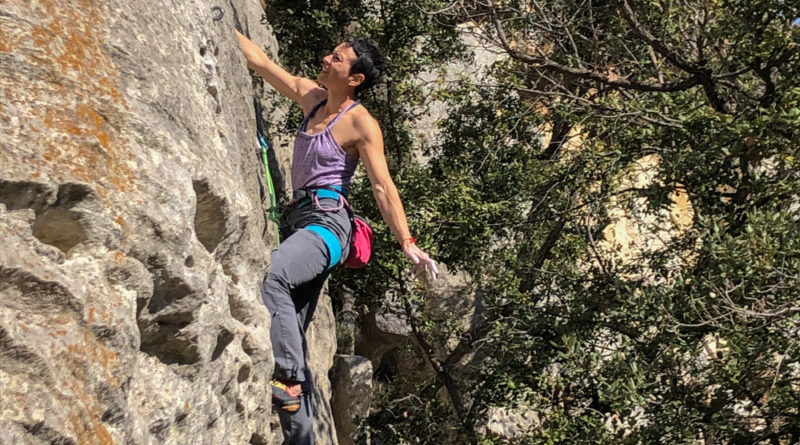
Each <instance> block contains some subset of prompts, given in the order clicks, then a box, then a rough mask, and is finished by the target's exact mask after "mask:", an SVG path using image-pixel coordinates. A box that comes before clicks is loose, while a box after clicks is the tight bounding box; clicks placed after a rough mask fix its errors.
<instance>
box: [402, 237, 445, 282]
mask: <svg viewBox="0 0 800 445" xmlns="http://www.w3.org/2000/svg"><path fill="white" fill-rule="evenodd" d="M403 253H404V254H405V255H406V256H407V257H408V259H410V260H411V262H412V263H414V269H413V270H412V275H413V276H414V278H417V277H419V276H420V275H421V274H423V273H425V272H426V271H427V272H429V273H430V274H431V278H433V279H434V280H436V277H437V276H439V269H437V268H436V261H433V260H432V259H431V257H429V256H428V254H427V253H425V252H424V251H423V250H422V249H420V248H419V247H417V245H416V244H415V243H409V244H407V245H406V246H405V247H404V248H403Z"/></svg>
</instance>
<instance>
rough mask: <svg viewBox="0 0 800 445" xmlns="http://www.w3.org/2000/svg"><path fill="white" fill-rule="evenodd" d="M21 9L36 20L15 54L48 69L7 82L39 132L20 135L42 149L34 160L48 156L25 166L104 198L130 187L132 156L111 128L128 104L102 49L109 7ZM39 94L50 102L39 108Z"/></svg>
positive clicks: (49, 4)
mask: <svg viewBox="0 0 800 445" xmlns="http://www.w3.org/2000/svg"><path fill="white" fill-rule="evenodd" d="M11 1H12V3H14V2H19V1H21V0H11ZM19 7H20V8H22V9H29V10H30V12H31V13H32V14H34V15H38V17H34V18H32V19H31V20H30V21H29V22H28V23H30V24H31V26H30V29H29V30H28V31H27V32H28V39H27V42H25V43H26V45H27V46H28V47H27V48H15V49H17V50H18V57H19V58H23V59H27V60H28V61H29V63H30V64H32V65H36V66H39V67H42V68H44V69H45V70H47V72H48V74H47V76H45V77H39V78H34V79H29V82H27V83H21V82H18V83H17V84H12V85H11V90H12V91H11V92H16V93H18V94H16V95H14V96H15V97H16V99H12V102H13V103H14V104H15V105H17V107H18V108H19V109H20V110H21V111H22V112H23V113H24V115H25V117H26V120H27V121H29V122H32V123H33V125H31V126H32V127H37V128H39V129H40V130H42V131H41V132H40V133H38V134H36V133H34V132H28V134H27V135H26V136H25V138H27V139H29V144H30V147H32V148H33V149H35V150H37V151H39V156H38V157H39V159H43V160H44V161H46V162H45V163H44V165H42V166H41V168H39V167H36V166H34V165H31V166H30V169H31V170H32V171H36V172H39V173H40V174H44V175H45V176H46V177H50V178H52V179H54V180H57V181H68V180H79V181H84V182H87V183H90V184H94V185H95V188H96V190H97V192H98V195H99V196H100V197H101V198H102V199H105V198H107V197H108V196H109V192H114V191H117V192H122V193H126V192H128V191H130V188H131V185H132V184H133V183H134V182H135V179H136V174H135V171H133V170H132V169H131V168H130V167H129V162H128V161H130V160H132V159H133V155H132V154H131V153H130V152H129V151H127V150H126V148H127V144H126V141H124V140H122V139H121V135H120V134H119V132H118V131H117V130H116V128H119V127H120V125H119V123H118V122H119V121H120V120H122V118H123V113H124V111H125V109H126V107H127V105H126V104H125V103H124V100H123V99H122V94H121V93H120V92H119V91H118V90H117V88H116V84H117V79H118V74H117V72H116V69H115V67H114V64H113V62H112V60H111V58H110V57H109V56H108V54H107V53H106V52H105V49H104V38H105V36H106V35H107V33H108V25H107V23H106V22H105V20H104V17H105V16H106V15H107V12H106V11H105V10H104V8H106V6H105V5H104V4H103V3H98V2H89V1H75V2H67V3H60V2H54V1H52V0H42V1H41V2H40V4H39V7H37V8H29V7H28V6H26V5H19ZM23 26H24V25H23ZM4 35H5V34H4ZM0 40H3V41H5V39H0ZM6 46H8V45H6ZM15 90H16V91H15ZM43 98H47V103H48V106H47V107H43V106H36V103H37V102H38V101H39V100H42V99H43ZM113 122H117V124H116V125H115V124H112V123H113ZM26 145H27V144H26Z"/></svg>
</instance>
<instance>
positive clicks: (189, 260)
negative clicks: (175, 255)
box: [183, 255, 194, 267]
mask: <svg viewBox="0 0 800 445" xmlns="http://www.w3.org/2000/svg"><path fill="white" fill-rule="evenodd" d="M183 265H184V266H186V267H194V257H193V256H191V255H189V256H187V257H186V261H184V262H183Z"/></svg>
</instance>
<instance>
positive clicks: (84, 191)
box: [17, 184, 94, 253]
mask: <svg viewBox="0 0 800 445" xmlns="http://www.w3.org/2000/svg"><path fill="white" fill-rule="evenodd" d="M91 199H94V191H93V190H92V189H91V188H90V187H89V186H87V185H85V184H62V185H61V186H60V187H59V189H58V195H57V198H56V202H55V203H54V204H52V205H50V206H49V207H46V208H44V209H38V210H37V208H36V207H33V208H34V211H36V221H35V222H34V223H33V236H35V237H36V238H38V239H39V241H41V242H43V243H45V244H50V245H52V246H55V247H57V248H59V249H60V250H61V251H62V252H64V253H67V252H68V251H69V250H70V249H72V248H73V247H75V246H76V245H78V244H80V243H82V242H83V241H86V240H87V239H88V238H89V236H88V230H87V225H88V221H87V218H86V213H85V212H84V211H81V210H76V209H75V207H76V206H77V205H78V204H81V203H83V202H84V201H87V200H91ZM39 203H40V202H39ZM39 203H37V200H36V199H34V200H33V201H30V203H29V204H30V205H32V206H37V205H39ZM17 204H19V202H18V203H17Z"/></svg>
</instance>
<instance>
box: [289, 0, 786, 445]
mask: <svg viewBox="0 0 800 445" xmlns="http://www.w3.org/2000/svg"><path fill="white" fill-rule="evenodd" d="M275 5H277V3H276V4H275ZM316 6H317V7H316V9H314V10H313V11H307V12H297V13H296V14H300V15H301V17H300V18H299V19H298V20H295V21H292V20H287V21H284V22H283V23H284V24H285V25H284V26H285V28H284V29H290V32H288V34H286V32H287V31H284V34H283V35H282V37H281V34H280V32H279V37H281V38H284V39H285V38H287V36H289V38H290V40H291V42H290V44H289V45H286V43H284V44H283V45H282V46H283V47H284V48H286V54H293V51H294V50H295V49H294V48H296V47H298V48H299V47H303V48H310V47H311V46H312V45H309V44H308V42H306V41H305V40H304V41H300V40H299V38H298V37H297V36H300V35H314V36H318V35H323V34H324V33H317V32H315V31H316V30H319V29H323V30H337V31H336V32H341V30H343V29H345V27H346V26H347V25H348V24H349V23H350V21H351V20H352V19H353V18H355V17H360V18H362V20H360V22H359V26H361V27H362V28H361V29H362V30H365V31H367V33H368V34H373V35H374V36H377V38H378V40H379V43H380V44H381V46H383V48H384V49H385V50H386V52H387V54H388V55H389V56H390V58H391V60H392V62H393V64H392V66H393V71H391V72H390V80H389V82H388V83H387V90H386V91H385V92H384V93H382V94H377V95H376V96H375V97H373V98H372V99H371V100H372V101H373V102H371V103H370V109H371V110H373V112H374V113H376V114H377V115H378V116H379V120H380V121H382V122H383V123H384V127H385V128H384V130H385V133H386V139H387V141H388V143H387V147H388V150H389V152H390V153H392V154H393V156H391V157H390V161H391V163H392V166H391V167H392V169H393V171H394V174H395V178H396V179H397V181H398V185H399V186H400V188H401V192H402V195H403V197H404V201H405V202H406V203H407V206H408V208H410V209H415V211H417V212H420V216H422V215H424V218H412V221H413V222H414V223H415V224H416V226H415V227H414V232H415V233H420V234H423V237H422V240H421V241H422V242H423V243H429V244H430V245H431V246H435V248H436V252H435V253H436V254H437V257H438V258H439V259H440V260H442V261H443V262H445V263H447V264H448V265H449V266H450V267H451V268H454V269H459V270H464V271H467V272H468V273H469V274H470V276H471V277H472V282H473V284H474V286H475V287H476V288H477V289H479V290H480V292H481V293H482V294H483V295H484V296H485V297H484V304H485V305H486V307H487V311H486V314H485V316H484V317H483V318H482V321H480V322H479V323H477V324H475V325H474V326H473V327H472V329H471V330H469V331H460V330H458V329H441V328H440V327H441V326H443V325H448V323H449V322H450V321H451V320H445V319H431V316H430V313H429V312H426V311H424V310H422V309H420V308H423V307H424V304H425V302H424V301H422V300H421V299H419V295H420V292H421V289H419V288H417V287H415V286H413V285H411V284H410V283H409V282H407V281H406V280H405V277H404V276H403V274H402V273H401V270H402V268H403V266H402V259H401V258H400V255H399V252H396V251H391V250H388V249H380V250H379V251H378V258H377V260H378V261H377V263H378V264H380V265H381V267H372V268H371V269H370V272H369V275H368V276H366V277H364V276H363V275H361V276H358V275H350V274H347V273H345V274H341V275H339V276H338V278H337V279H335V280H334V284H333V286H341V285H347V286H348V287H349V288H351V289H352V290H353V291H354V293H355V294H356V295H359V296H369V295H371V296H379V297H380V296H383V295H385V294H386V292H387V291H392V292H394V293H396V294H398V295H400V296H402V297H404V298H405V300H406V301H407V302H408V304H407V305H406V308H407V309H408V315H409V319H410V320H411V322H412V323H413V324H414V326H415V335H416V337H417V339H418V341H417V344H418V347H419V348H420V351H421V352H422V353H423V354H424V355H425V356H427V357H428V359H429V361H430V363H431V366H432V367H433V368H434V370H435V372H434V373H433V374H432V375H433V377H431V378H429V379H427V380H425V381H418V382H404V381H403V380H404V379H403V378H402V376H394V378H393V379H391V380H389V381H387V382H386V384H385V385H383V387H384V388H385V393H384V395H385V397H386V404H385V405H383V406H379V407H378V409H377V410H376V412H377V414H376V415H375V417H374V418H373V419H372V422H371V425H372V426H373V429H374V431H373V436H376V435H377V436H380V437H381V438H383V439H384V440H385V441H387V442H388V443H434V442H437V441H439V442H442V441H446V440H451V441H452V440H453V438H454V437H455V438H456V440H458V441H463V442H469V443H477V442H481V443H491V442H502V441H503V440H505V439H502V438H499V437H493V436H492V435H491V434H488V433H487V432H486V431H485V430H483V429H481V428H479V426H480V424H481V422H482V419H484V418H485V417H486V416H487V414H488V412H489V410H490V409H491V408H492V407H495V406H501V405H506V406H511V407H516V408H518V409H530V410H533V411H535V412H536V413H537V415H538V417H539V419H540V425H539V426H538V428H536V429H535V430H534V431H531V432H530V433H529V434H527V435H523V436H520V437H518V438H516V439H514V441H515V443H517V442H518V443H528V442H530V443H551V442H552V443H555V442H559V443H564V442H567V443H598V442H601V443H602V442H604V443H619V442H624V443H652V442H665V443H681V442H694V441H699V440H704V441H705V442H706V443H727V442H734V443H794V442H797V441H798V440H800V422H799V421H798V419H799V418H800V415H798V414H799V413H798V412H797V406H798V398H800V386H798V385H800V381H798V379H799V378H800V363H799V362H798V354H800V352H798V348H800V344H798V331H800V329H799V326H798V324H799V323H800V314H798V312H800V304H798V290H797V289H798V287H799V286H798V284H800V283H798V279H799V278H800V243H799V242H798V237H797V236H796V235H795V233H796V230H797V228H798V220H800V215H798V208H800V204H798V200H797V196H798V191H800V190H798V189H800V180H798V173H797V171H798V168H797V167H798V165H797V164H798V159H797V155H796V149H795V148H794V147H795V145H794V144H793V135H794V134H796V133H798V130H800V128H798V127H800V81H798V80H797V79H798V74H800V73H798V70H800V63H798V58H799V57H800V56H799V55H798V54H800V52H798V51H797V45H798V43H800V42H798V41H799V40H800V29H798V27H797V26H796V21H797V18H798V16H800V5H798V4H797V3H796V2H783V1H777V0H776V1H760V2H737V1H699V0H672V1H668V0H664V1H649V2H643V1H642V2H638V1H637V2H633V1H629V0H606V1H579V0H547V1H526V2H520V1H500V2H497V1H492V2H488V1H487V2H463V1H455V2H437V1H430V2H425V3H420V2H417V3H411V2H389V1H381V2H377V3H375V2H373V3H364V4H361V3H355V2H354V3H352V4H350V3H347V4H345V3H341V4H339V3H336V4H332V5H323V4H320V5H316ZM465 24H466V26H465ZM465 30H467V32H472V33H473V34H474V35H475V36H477V37H478V38H479V39H480V42H482V45H483V46H484V48H486V49H489V50H492V49H494V50H497V51H502V52H504V53H505V54H507V55H508V58H506V59H504V60H502V61H500V62H498V63H497V64H496V65H495V66H494V68H493V72H492V76H491V77H490V78H487V79H464V80H463V81H462V82H459V83H458V84H456V85H452V84H443V85H442V88H441V90H440V91H439V92H438V93H437V95H436V98H437V99H439V100H443V101H446V102H447V103H448V104H449V107H450V115H449V117H448V118H447V119H446V120H444V121H443V122H442V139H441V141H439V143H438V144H435V145H430V146H427V147H424V149H425V151H426V155H427V157H425V158H423V159H422V160H420V159H417V158H413V157H411V156H410V152H411V150H412V148H413V147H414V144H413V138H412V136H411V128H410V126H411V125H412V124H413V122H414V121H415V117H416V115H417V114H418V113H420V112H422V111H423V110H424V107H422V105H424V104H425V99H426V98H423V97H421V96H420V94H419V88H418V86H415V83H414V82H415V80H417V77H418V75H419V73H420V72H421V71H423V70H426V69H427V70H435V69H437V68H438V67H441V66H442V65H443V64H444V63H446V62H447V61H450V60H453V59H454V58H457V57H464V58H467V57H468V56H467V54H466V53H465V52H464V48H463V47H462V46H461V45H459V43H458V40H457V39H456V38H455V36H456V35H457V32H465ZM331 32H332V31H331ZM331 32H329V33H328V34H325V35H333V34H332V33H331ZM415 42H416V43H415ZM419 42H422V43H421V44H420V43H419ZM324 43H325V44H326V45H327V46H328V47H332V45H331V43H333V42H324ZM308 50H309V51H310V49H308ZM642 159H648V160H650V161H652V162H650V164H649V167H648V175H649V176H650V180H649V181H645V182H642V181H637V180H633V179H631V178H632V177H635V176H636V174H635V172H633V170H635V169H637V168H640V166H641V165H642ZM361 186H362V187H363V186H364V184H362V185H361ZM359 195H360V196H364V197H367V198H368V197H369V193H360V194H359V193H357V194H356V196H359ZM681 196H683V197H684V198H686V199H687V200H688V202H689V203H690V209H691V212H690V215H691V217H690V218H689V220H688V222H685V223H684V225H683V226H681V227H680V228H678V227H677V226H676V225H675V224H671V223H669V218H666V220H665V218H664V215H665V214H668V213H669V211H670V210H671V209H673V208H674V206H675V200H676V198H677V197H681ZM356 205H357V206H358V208H359V209H360V210H361V209H363V210H366V212H367V213H368V214H369V215H370V216H373V217H375V218H376V219H377V212H376V211H375V210H374V209H373V208H372V207H370V206H371V205H372V204H371V203H370V201H369V199H365V200H364V201H363V202H362V201H359V202H356ZM620 210H623V211H624V212H623V213H624V214H626V215H628V216H631V217H634V216H635V217H636V218H637V219H639V220H640V221H641V222H642V225H643V226H649V229H650V230H649V231H648V233H650V234H651V235H652V236H656V237H657V236H658V235H659V234H663V233H665V232H666V233H668V235H667V236H665V237H663V238H664V239H661V240H659V242H658V243H653V245H654V246H655V247H652V246H650V247H647V248H644V247H642V248H640V249H639V248H637V249H634V250H632V251H631V252H630V253H629V254H628V255H627V256H626V257H622V256H620V255H619V254H617V253H615V252H614V251H613V249H612V248H611V247H613V246H610V244H609V243H608V242H607V241H606V240H605V236H604V231H605V230H607V229H608V228H609V227H610V224H611V223H613V222H614V221H616V220H618V219H619V211H620ZM370 212H372V213H371V214H370ZM665 227H666V229H665ZM648 236H650V235H648ZM379 245H382V246H390V245H391V242H390V241H389V234H388V231H386V230H379ZM634 247H638V246H634ZM379 300H380V298H375V299H374V300H370V301H366V302H365V304H366V305H368V306H370V305H371V306H374V305H377V304H380V303H379ZM714 347H716V349H714ZM709 351H710V352H712V354H709ZM409 388H418V389H419V393H420V395H421V396H420V397H400V395H401V394H405V395H408V392H409ZM440 388H445V389H446V393H447V394H448V397H447V398H446V399H445V400H444V402H443V401H442V399H440V398H438V397H437V396H436V394H437V391H438V390H439V389H440ZM403 414H405V415H403Z"/></svg>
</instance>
